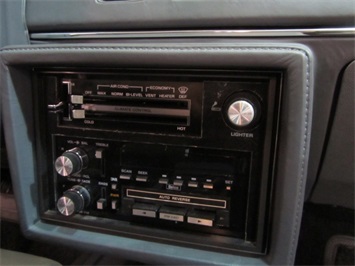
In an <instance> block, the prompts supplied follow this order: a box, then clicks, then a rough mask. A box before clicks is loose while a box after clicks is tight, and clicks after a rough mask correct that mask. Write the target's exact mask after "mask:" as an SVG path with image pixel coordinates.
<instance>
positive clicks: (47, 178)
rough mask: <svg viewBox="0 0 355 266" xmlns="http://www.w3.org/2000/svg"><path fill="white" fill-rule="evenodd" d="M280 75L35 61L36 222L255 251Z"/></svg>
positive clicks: (264, 231)
mask: <svg viewBox="0 0 355 266" xmlns="http://www.w3.org/2000/svg"><path fill="white" fill-rule="evenodd" d="M281 78H282V73H280V72H276V71H275V72H247V71H243V72H242V71H233V70H230V71H227V70H223V71H222V70H219V71H216V70H214V71H209V70H130V69H124V70H122V69H116V70H100V69H99V70H98V69H93V70H92V69H86V70H85V71H84V70H83V69H67V70H63V69H54V68H53V69H35V72H34V84H35V88H36V95H35V98H36V99H37V102H38V107H37V110H36V113H37V120H38V123H37V124H38V125H39V127H38V130H37V134H38V138H37V139H39V140H40V142H39V143H38V147H37V151H38V153H37V156H38V158H39V160H38V161H39V162H41V163H39V164H38V166H37V168H38V171H39V172H40V173H41V174H39V176H40V185H41V195H40V199H41V205H42V214H41V218H42V219H43V220H44V221H47V222H55V223H61V224H64V225H67V226H75V227H80V228H83V229H87V230H95V231H99V232H103V233H109V234H118V235H124V236H128V237H144V238H147V239H150V240H153V241H162V242H168V243H173V244H177V245H189V246H193V247H199V248H208V249H215V250H217V249H218V250H224V251H225V252H230V251H235V250H239V251H246V252H249V253H250V252H251V253H257V254H263V253H265V252H266V250H267V235H268V230H269V229H268V220H269V213H270V209H271V207H272V206H271V205H270V202H271V196H272V182H273V175H274V169H273V165H274V161H275V158H274V157H275V151H276V148H277V142H276V140H277V130H278V120H279V119H278V115H279V108H280V101H281ZM43 162H46V163H43Z"/></svg>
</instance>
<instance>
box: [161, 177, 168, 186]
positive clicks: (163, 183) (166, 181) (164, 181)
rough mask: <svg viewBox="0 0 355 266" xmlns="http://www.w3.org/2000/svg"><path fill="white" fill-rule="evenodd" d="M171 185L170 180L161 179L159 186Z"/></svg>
mask: <svg viewBox="0 0 355 266" xmlns="http://www.w3.org/2000/svg"><path fill="white" fill-rule="evenodd" d="M168 183H169V179H167V178H160V179H159V184H161V185H167V184H168Z"/></svg>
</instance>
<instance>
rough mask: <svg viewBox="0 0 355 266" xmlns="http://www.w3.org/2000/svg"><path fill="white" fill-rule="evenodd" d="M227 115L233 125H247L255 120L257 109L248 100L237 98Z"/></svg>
mask: <svg viewBox="0 0 355 266" xmlns="http://www.w3.org/2000/svg"><path fill="white" fill-rule="evenodd" d="M227 116H228V119H229V121H230V122H231V123H232V124H233V125H235V126H238V127H245V126H247V125H249V124H250V123H252V122H253V120H254V118H255V109H254V107H253V105H252V104H251V103H250V102H249V101H247V100H236V101H234V102H232V103H231V104H230V105H229V107H228V110H227Z"/></svg>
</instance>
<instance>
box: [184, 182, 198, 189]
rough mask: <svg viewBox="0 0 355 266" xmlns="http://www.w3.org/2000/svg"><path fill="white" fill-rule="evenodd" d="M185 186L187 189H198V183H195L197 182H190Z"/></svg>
mask: <svg viewBox="0 0 355 266" xmlns="http://www.w3.org/2000/svg"><path fill="white" fill-rule="evenodd" d="M187 186H188V187H193V188H197V187H198V183H197V182H193V181H190V182H189V183H188V184H187Z"/></svg>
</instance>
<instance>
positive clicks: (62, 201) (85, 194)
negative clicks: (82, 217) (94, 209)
mask: <svg viewBox="0 0 355 266" xmlns="http://www.w3.org/2000/svg"><path fill="white" fill-rule="evenodd" d="M90 202H91V196H90V192H89V191H88V190H87V189H86V188H85V187H83V186H79V185H77V186H73V187H72V188H70V189H68V190H66V191H65V192H64V193H63V196H62V197H61V198H59V199H58V201H57V209H58V211H59V212H60V213H61V214H62V215H64V216H71V215H73V214H74V213H77V212H81V211H83V210H84V209H85V208H86V207H87V206H88V205H89V204H90Z"/></svg>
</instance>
